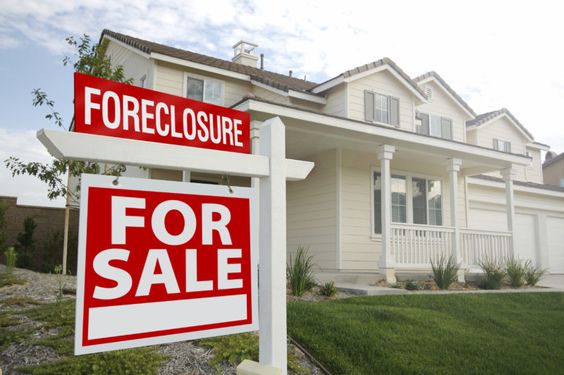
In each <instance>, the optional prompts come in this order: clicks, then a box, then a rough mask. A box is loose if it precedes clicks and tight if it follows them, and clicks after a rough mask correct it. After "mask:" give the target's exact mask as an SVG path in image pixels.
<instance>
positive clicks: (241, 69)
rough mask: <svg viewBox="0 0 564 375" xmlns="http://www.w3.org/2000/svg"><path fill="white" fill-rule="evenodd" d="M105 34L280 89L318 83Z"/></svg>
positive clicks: (142, 48)
mask: <svg viewBox="0 0 564 375" xmlns="http://www.w3.org/2000/svg"><path fill="white" fill-rule="evenodd" d="M104 36H109V37H111V38H114V39H116V40H118V41H120V42H122V43H125V44H127V45H128V46H131V47H133V48H136V49H138V50H139V51H141V52H144V53H147V54H151V53H153V52H154V53H159V54H162V55H166V56H170V57H175V58H178V59H182V60H188V61H192V62H195V63H200V64H204V65H208V66H212V67H215V68H220V69H225V70H229V71H232V72H235V73H240V74H245V75H248V76H250V77H251V79H252V80H255V81H258V82H261V83H263V84H265V85H268V86H271V87H274V88H277V89H279V90H284V91H289V90H295V91H304V92H305V91H307V90H309V89H311V88H312V87H315V86H316V85H317V83H315V82H310V81H306V80H303V79H300V78H295V77H290V76H287V75H284V74H279V73H274V72H269V71H267V70H263V69H259V68H253V67H252V66H246V65H242V64H238V63H234V62H231V61H227V60H222V59H218V58H215V57H211V56H206V55H202V54H199V53H195V52H191V51H187V50H183V49H180V48H174V47H169V46H165V45H163V44H159V43H155V42H150V41H147V40H143V39H139V38H135V37H132V36H129V35H124V34H120V33H117V32H115V31H111V30H107V29H106V30H104V31H102V38H103V37H104Z"/></svg>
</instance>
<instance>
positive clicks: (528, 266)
mask: <svg viewBox="0 0 564 375" xmlns="http://www.w3.org/2000/svg"><path fill="white" fill-rule="evenodd" d="M524 268H525V281H526V282H527V285H530V286H535V285H537V283H538V282H539V281H540V280H541V279H542V278H543V276H544V274H545V273H546V270H545V269H543V268H541V267H540V266H535V265H534V264H533V262H531V261H530V260H527V261H526V262H525V266H524Z"/></svg>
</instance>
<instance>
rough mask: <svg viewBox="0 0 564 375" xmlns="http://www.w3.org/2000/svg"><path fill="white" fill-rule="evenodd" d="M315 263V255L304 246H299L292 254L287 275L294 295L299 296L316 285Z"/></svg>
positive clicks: (287, 266)
mask: <svg viewBox="0 0 564 375" xmlns="http://www.w3.org/2000/svg"><path fill="white" fill-rule="evenodd" d="M313 265H314V264H313V257H312V256H311V255H309V254H308V250H307V249H306V248H304V247H303V246H299V247H298V249H297V250H296V253H295V254H294V255H293V256H292V255H290V257H289V259H288V264H287V265H286V277H287V278H288V284H289V285H290V289H291V290H292V295H294V296H298V297H299V296H301V295H303V294H304V292H306V291H308V290H311V288H313V286H314V285H315V280H314V278H313Z"/></svg>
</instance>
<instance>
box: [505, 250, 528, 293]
mask: <svg viewBox="0 0 564 375" xmlns="http://www.w3.org/2000/svg"><path fill="white" fill-rule="evenodd" d="M505 270H506V272H507V278H508V279H509V284H510V285H511V286H512V287H514V288H519V287H521V286H523V284H524V283H525V267H524V266H523V262H521V260H519V259H517V258H514V257H511V258H509V259H508V260H507V262H506V265H505Z"/></svg>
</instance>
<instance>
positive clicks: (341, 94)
mask: <svg viewBox="0 0 564 375" xmlns="http://www.w3.org/2000/svg"><path fill="white" fill-rule="evenodd" d="M346 95H347V83H344V84H342V85H339V86H337V87H336V88H335V89H333V90H331V91H330V92H329V94H328V95H327V104H325V107H323V113H326V114H328V115H333V116H341V117H347V96H346Z"/></svg>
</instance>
